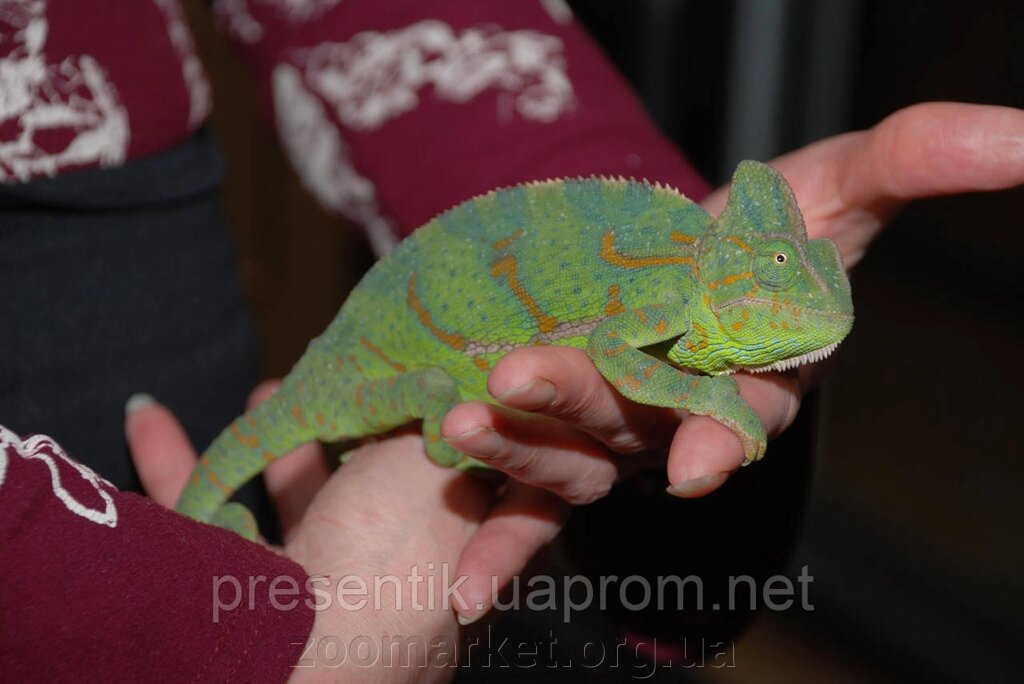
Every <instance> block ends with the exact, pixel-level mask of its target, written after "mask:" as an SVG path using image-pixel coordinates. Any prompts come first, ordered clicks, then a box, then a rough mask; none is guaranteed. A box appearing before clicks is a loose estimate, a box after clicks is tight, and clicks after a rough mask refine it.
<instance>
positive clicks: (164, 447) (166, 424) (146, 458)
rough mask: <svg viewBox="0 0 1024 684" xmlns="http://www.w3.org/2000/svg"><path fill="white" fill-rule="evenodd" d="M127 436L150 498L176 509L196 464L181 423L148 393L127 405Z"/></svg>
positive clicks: (136, 396)
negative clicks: (179, 497)
mask: <svg viewBox="0 0 1024 684" xmlns="http://www.w3.org/2000/svg"><path fill="white" fill-rule="evenodd" d="M125 436H126V437H127V439H128V448H129V450H130V451H131V456H132V462H133V463H134V464H135V470H136V471H137V472H138V474H139V479H140V480H141V481H142V487H143V489H145V491H146V493H147V494H148V495H149V497H150V498H151V499H153V500H154V501H156V502H157V503H159V504H161V505H162V506H166V507H167V508H174V505H175V504H176V503H177V501H178V496H179V495H180V494H181V492H182V490H183V489H184V488H185V483H186V482H188V477H189V474H191V472H192V468H193V467H194V466H195V464H196V452H195V449H194V448H193V447H192V444H191V442H189V439H188V435H186V434H185V430H184V429H183V428H182V427H181V424H180V423H179V422H178V420H177V419H176V418H175V417H174V414H172V413H171V412H170V411H169V410H167V408H166V407H164V406H162V405H160V404H158V403H157V402H156V400H155V399H153V397H151V396H149V395H147V394H136V395H134V396H133V397H132V398H131V399H129V400H128V403H127V404H126V405H125Z"/></svg>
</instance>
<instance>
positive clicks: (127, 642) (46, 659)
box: [0, 428, 313, 681]
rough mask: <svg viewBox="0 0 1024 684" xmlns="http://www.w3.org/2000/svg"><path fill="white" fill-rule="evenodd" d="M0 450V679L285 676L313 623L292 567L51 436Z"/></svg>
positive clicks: (7, 435)
mask: <svg viewBox="0 0 1024 684" xmlns="http://www.w3.org/2000/svg"><path fill="white" fill-rule="evenodd" d="M0 445H2V448H0V466H3V467H2V468H0V538H2V542H3V549H4V560H3V564H2V567H0V589H2V590H0V596H2V597H3V599H2V602H3V605H2V607H0V621H2V630H0V631H2V633H3V635H4V648H3V649H0V671H2V672H4V673H5V674H6V675H9V676H10V678H11V679H12V680H25V681H27V680H34V681H37V680H53V681H57V680H65V679H80V678H81V677H82V676H83V675H84V674H86V673H88V674H89V676H90V677H96V676H100V675H101V674H102V676H104V678H108V677H112V678H114V679H122V678H126V677H129V676H130V677H131V678H138V679H140V680H141V679H156V680H159V679H164V678H166V673H167V672H171V671H173V672H175V673H194V675H195V676H196V677H197V678H200V679H203V680H215V679H216V680H225V679H237V680H242V681H256V680H259V681H283V680H284V679H285V678H286V677H287V676H288V675H289V674H290V672H291V667H292V665H293V663H294V662H295V661H296V660H297V659H298V657H299V655H300V652H301V648H302V646H303V643H304V641H305V639H306V636H307V635H308V634H309V633H310V629H311V626H312V623H313V610H312V609H311V607H310V606H309V605H307V603H306V600H305V599H306V591H305V589H304V584H305V581H306V575H305V573H304V572H303V570H302V569H301V568H300V567H299V566H298V565H297V564H295V563H293V562H292V561H290V560H288V559H286V558H283V557H281V556H278V555H277V554H274V553H272V552H271V551H269V550H267V549H264V548H261V547H259V546H257V545H255V544H251V543H249V542H245V541H243V540H241V539H240V538H238V537H236V536H234V535H232V534H231V533H228V532H226V531H224V530H220V529H217V528H213V527H209V526H206V525H200V524H198V523H195V522H192V521H190V520H187V519H185V518H183V517H181V516H179V515H177V514H175V513H173V512H171V511H168V510H166V509H164V508H161V507H160V506H158V505H156V504H154V503H152V502H150V501H148V500H146V499H144V498H142V497H140V496H138V495H135V494H129V493H123V492H119V491H117V490H116V489H114V488H113V487H112V486H110V485H109V484H108V483H106V482H105V481H103V480H101V479H99V478H98V477H96V476H95V475H94V474H93V473H92V471H89V470H88V469H85V468H84V467H82V466H79V465H78V464H76V463H75V462H73V461H72V460H71V459H69V458H68V457H66V456H65V455H64V454H63V452H62V451H61V450H60V448H59V447H58V446H56V445H55V444H54V443H53V442H52V441H51V440H49V439H48V438H30V439H26V440H20V439H19V438H18V437H17V435H14V434H13V433H11V432H9V431H6V430H4V429H2V428H0ZM275 580H276V581H277V583H276V584H274V582H275ZM275 586H276V587H277V588H278V592H279V593H278V594H277V595H275V594H274V587H275ZM281 587H285V589H286V590H287V588H290V587H297V589H296V591H295V592H294V593H291V594H290V595H286V593H285V592H282V590H281ZM293 603H294V606H293V607H291V608H288V606H291V605H292V604H293ZM54 656H56V657H54ZM129 673H130V675H129ZM19 675H20V676H19Z"/></svg>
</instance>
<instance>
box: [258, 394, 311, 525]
mask: <svg viewBox="0 0 1024 684" xmlns="http://www.w3.org/2000/svg"><path fill="white" fill-rule="evenodd" d="M280 386H281V383H280V382H278V381H276V380H271V381H267V382H263V383H261V384H260V385H258V386H257V387H256V389H254V390H253V391H252V394H250V395H249V401H248V407H249V408H250V409H251V408H253V407H255V406H258V405H259V404H260V403H262V402H263V401H265V400H266V399H267V398H268V397H270V395H271V394H273V393H274V392H276V391H277V389H278V388H279V387H280ZM329 476H330V473H329V472H328V469H327V464H326V463H325V462H324V456H323V450H322V449H321V448H320V445H319V444H318V443H316V442H312V443H310V444H306V445H304V446H301V447H299V448H298V449H296V450H295V451H292V452H291V453H289V454H287V455H285V456H283V457H281V458H279V459H278V460H276V461H274V462H273V463H271V464H270V465H268V466H267V469H266V471H265V472H264V473H263V481H264V483H265V485H266V488H267V494H268V495H269V496H270V500H271V501H273V503H274V509H275V510H276V511H277V515H278V519H279V520H280V523H281V530H282V533H283V535H284V539H285V541H287V540H288V539H289V538H290V537H291V535H292V533H293V532H294V530H295V526H296V525H298V523H299V521H300V520H302V516H303V515H304V514H305V512H306V509H307V508H309V504H310V502H312V501H313V498H314V497H315V496H316V494H317V492H318V491H320V488H321V487H323V485H324V483H325V482H326V481H327V478H328V477H329Z"/></svg>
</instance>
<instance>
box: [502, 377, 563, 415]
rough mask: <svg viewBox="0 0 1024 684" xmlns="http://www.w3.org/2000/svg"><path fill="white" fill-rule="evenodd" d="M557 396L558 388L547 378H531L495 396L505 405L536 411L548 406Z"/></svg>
mask: <svg viewBox="0 0 1024 684" xmlns="http://www.w3.org/2000/svg"><path fill="white" fill-rule="evenodd" d="M557 397H558V390H556V389H555V386H554V385H552V384H551V383H550V382H548V381H547V380H541V379H539V378H538V379H536V380H531V381H530V382H528V383H526V384H525V385H520V386H519V387H513V388H512V389H509V390H505V391H504V392H502V393H501V394H499V395H498V396H496V397H495V399H497V400H498V401H500V402H501V403H502V404H505V405H506V406H511V407H513V408H517V409H522V410H524V411H536V410H537V409H542V408H546V407H548V406H550V405H551V404H552V403H554V401H555V399H556V398H557Z"/></svg>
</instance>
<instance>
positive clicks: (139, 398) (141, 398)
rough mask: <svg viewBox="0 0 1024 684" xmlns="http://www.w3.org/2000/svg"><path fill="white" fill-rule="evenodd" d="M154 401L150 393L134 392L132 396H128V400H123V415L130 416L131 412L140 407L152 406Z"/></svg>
mask: <svg viewBox="0 0 1024 684" xmlns="http://www.w3.org/2000/svg"><path fill="white" fill-rule="evenodd" d="M155 403H156V399H154V398H153V397H152V396H151V395H149V394H146V393H145V392H136V393H135V394H133V395H132V396H130V397H128V401H127V402H125V405H124V415H125V416H130V415H131V414H133V413H135V412H136V411H138V410H139V409H140V408H145V407H146V406H152V405H153V404H155Z"/></svg>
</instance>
